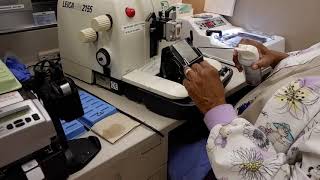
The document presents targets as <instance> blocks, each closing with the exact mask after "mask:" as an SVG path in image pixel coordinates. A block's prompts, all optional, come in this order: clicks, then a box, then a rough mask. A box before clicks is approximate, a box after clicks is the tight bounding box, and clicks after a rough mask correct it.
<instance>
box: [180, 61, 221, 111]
mask: <svg viewBox="0 0 320 180" xmlns="http://www.w3.org/2000/svg"><path fill="white" fill-rule="evenodd" d="M185 74H186V79H184V80H183V85H184V86H185V87H186V89H187V91H188V93H189V96H190V97H191V99H192V100H193V101H194V103H195V104H196V105H197V107H198V108H199V109H200V111H201V112H202V113H207V112H208V111H209V110H210V109H212V108H214V107H216V106H219V105H221V104H225V103H226V100H225V94H224V87H223V84H222V82H221V80H220V75H219V72H218V70H217V69H215V68H214V67H213V66H211V65H210V64H209V63H208V62H207V61H202V62H201V63H200V64H198V63H196V64H193V65H192V67H191V68H187V69H186V70H185Z"/></svg>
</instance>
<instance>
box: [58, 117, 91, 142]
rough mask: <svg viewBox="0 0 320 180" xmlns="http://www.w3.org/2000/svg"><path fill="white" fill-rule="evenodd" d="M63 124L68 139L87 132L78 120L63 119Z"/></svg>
mask: <svg viewBox="0 0 320 180" xmlns="http://www.w3.org/2000/svg"><path fill="white" fill-rule="evenodd" d="M61 124H62V127H63V131H64V134H65V135H66V137H67V139H68V140H71V139H75V138H77V137H79V136H81V135H82V134H84V133H85V132H87V130H86V129H85V127H84V126H83V124H81V123H80V122H79V121H77V120H73V121H71V122H66V121H61Z"/></svg>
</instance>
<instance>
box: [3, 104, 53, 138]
mask: <svg viewBox="0 0 320 180" xmlns="http://www.w3.org/2000/svg"><path fill="white" fill-rule="evenodd" d="M43 121H47V120H46V119H45V118H44V117H43V115H42V114H41V112H40V111H39V109H38V108H37V106H36V105H35V104H34V103H33V101H32V100H26V101H22V102H19V103H16V104H12V105H9V106H5V107H3V108H1V109H0V137H2V136H6V135H8V134H11V133H14V132H16V131H19V130H21V129H23V128H28V127H30V126H33V125H35V124H37V123H42V122H43Z"/></svg>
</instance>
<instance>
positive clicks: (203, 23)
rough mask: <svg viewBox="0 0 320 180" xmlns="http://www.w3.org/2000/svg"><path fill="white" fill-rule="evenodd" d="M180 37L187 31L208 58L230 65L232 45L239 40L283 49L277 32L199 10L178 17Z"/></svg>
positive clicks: (283, 46)
mask: <svg viewBox="0 0 320 180" xmlns="http://www.w3.org/2000/svg"><path fill="white" fill-rule="evenodd" d="M180 20H181V21H182V32H181V36H182V37H183V38H186V37H188V36H189V34H190V31H192V32H193V33H194V46H195V47H198V48H199V49H200V50H201V52H202V53H203V54H204V55H205V56H208V57H212V58H214V59H216V60H219V61H221V62H223V63H227V64H230V65H234V63H233V61H232V57H233V48H234V47H236V46H237V45H238V44H239V42H240V41H241V39H251V40H255V41H258V42H260V43H262V44H264V45H265V46H266V47H268V48H269V49H272V50H276V51H280V52H284V51H285V39H284V38H283V37H281V36H277V35H268V34H265V33H261V32H256V31H249V30H245V29H243V28H240V27H235V26H233V25H232V24H230V23H229V22H228V21H227V20H226V19H225V18H224V17H223V16H222V15H219V14H214V13H203V14H197V15H193V16H188V17H182V18H180Z"/></svg>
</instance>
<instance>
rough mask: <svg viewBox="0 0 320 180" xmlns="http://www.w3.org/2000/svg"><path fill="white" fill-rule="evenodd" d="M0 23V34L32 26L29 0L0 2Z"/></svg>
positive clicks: (5, 0) (4, 0)
mask: <svg viewBox="0 0 320 180" xmlns="http://www.w3.org/2000/svg"><path fill="white" fill-rule="evenodd" d="M0 22H1V25H0V32H5V31H14V30H17V29H21V28H22V27H27V26H31V25H33V24H34V21H33V16H32V2H31V0H1V1H0Z"/></svg>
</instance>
